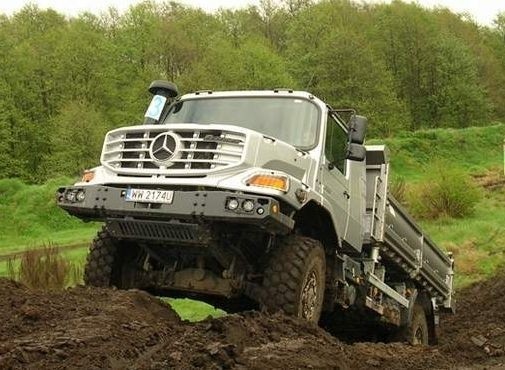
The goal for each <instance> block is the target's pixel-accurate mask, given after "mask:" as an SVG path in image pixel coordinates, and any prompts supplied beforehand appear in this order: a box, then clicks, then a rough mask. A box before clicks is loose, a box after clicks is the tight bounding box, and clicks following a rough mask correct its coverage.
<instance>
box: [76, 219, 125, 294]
mask: <svg viewBox="0 0 505 370" xmlns="http://www.w3.org/2000/svg"><path fill="white" fill-rule="evenodd" d="M116 243H117V242H116V241H115V240H114V239H113V238H112V237H111V235H110V234H109V232H108V231H107V228H106V227H105V226H104V227H103V228H102V230H101V231H99V232H98V234H97V235H96V237H95V238H94V239H93V242H92V243H91V246H90V249H89V253H88V256H87V258H86V266H85V267H84V284H85V285H88V286H95V287H110V286H116V287H117V288H122V284H121V279H120V278H119V273H120V271H118V270H119V269H120V265H119V261H118V258H117V244H116Z"/></svg>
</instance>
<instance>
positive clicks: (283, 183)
mask: <svg viewBox="0 0 505 370" xmlns="http://www.w3.org/2000/svg"><path fill="white" fill-rule="evenodd" d="M247 185H254V186H259V187H263V188H271V189H275V190H280V191H288V188H289V183H288V178H287V177H286V176H273V175H254V176H253V177H251V178H250V179H249V180H247Z"/></svg>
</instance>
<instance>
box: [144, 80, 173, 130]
mask: <svg viewBox="0 0 505 370" xmlns="http://www.w3.org/2000/svg"><path fill="white" fill-rule="evenodd" d="M149 92H150V93H151V94H153V95H154V96H153V99H152V100H151V104H149V107H148V108H147V111H146V113H145V115H144V124H145V125H148V124H156V123H159V121H160V118H161V116H162V115H163V113H164V111H165V109H166V108H167V107H169V106H170V103H171V102H172V101H173V99H174V98H175V97H177V96H178V95H179V90H178V89H177V86H176V85H175V84H174V83H172V82H168V81H164V80H157V81H153V82H152V83H151V85H150V86H149Z"/></svg>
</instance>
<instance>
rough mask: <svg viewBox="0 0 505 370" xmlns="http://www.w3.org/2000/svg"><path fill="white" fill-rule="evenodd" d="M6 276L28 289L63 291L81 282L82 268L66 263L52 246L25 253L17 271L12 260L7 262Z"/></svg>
mask: <svg viewBox="0 0 505 370" xmlns="http://www.w3.org/2000/svg"><path fill="white" fill-rule="evenodd" d="M7 274H8V276H9V278H10V279H12V280H18V281H20V282H22V283H23V284H24V285H26V286H27V287H29V288H32V289H43V290H58V289H63V288H65V287H66V286H67V285H68V284H70V283H74V284H75V283H80V282H81V280H82V268H81V267H80V266H77V265H74V264H72V263H70V262H69V261H67V260H66V259H65V258H64V257H63V256H62V255H61V254H60V252H59V250H58V248H57V247H54V246H45V247H43V248H41V249H34V250H27V251H25V252H24V253H22V255H21V257H20V260H19V267H18V269H16V268H15V267H14V260H9V261H7Z"/></svg>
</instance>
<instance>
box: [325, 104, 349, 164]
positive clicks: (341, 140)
mask: <svg viewBox="0 0 505 370" xmlns="http://www.w3.org/2000/svg"><path fill="white" fill-rule="evenodd" d="M347 141H348V138H347V133H346V132H345V131H344V129H343V128H342V127H341V126H340V125H339V124H338V123H337V121H336V120H335V119H334V118H333V117H332V116H331V115H330V114H328V122H327V124H326V145H325V148H324V153H325V155H326V159H327V160H328V161H330V162H331V163H333V165H334V166H335V167H337V168H338V169H339V170H340V172H342V173H344V170H345V155H346V150H347Z"/></svg>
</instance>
